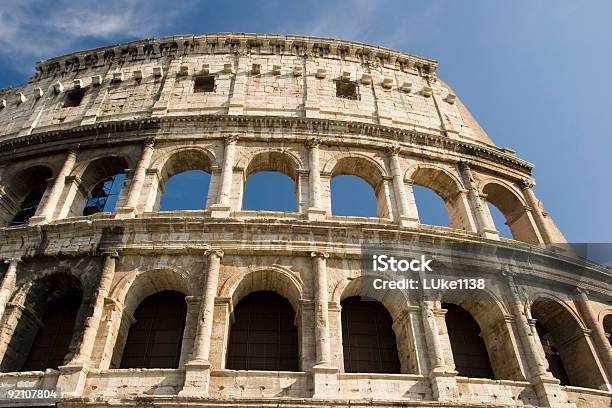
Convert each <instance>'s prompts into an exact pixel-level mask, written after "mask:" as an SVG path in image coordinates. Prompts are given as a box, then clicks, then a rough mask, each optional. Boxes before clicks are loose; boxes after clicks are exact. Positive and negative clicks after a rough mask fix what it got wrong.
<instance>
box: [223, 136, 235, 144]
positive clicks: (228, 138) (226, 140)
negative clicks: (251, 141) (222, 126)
mask: <svg viewBox="0 0 612 408" xmlns="http://www.w3.org/2000/svg"><path fill="white" fill-rule="evenodd" d="M223 140H224V143H225V144H226V145H230V144H236V142H237V141H238V135H234V134H231V135H225V136H223Z"/></svg>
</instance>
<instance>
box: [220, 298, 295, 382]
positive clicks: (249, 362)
mask: <svg viewBox="0 0 612 408" xmlns="http://www.w3.org/2000/svg"><path fill="white" fill-rule="evenodd" d="M294 322H295V311H294V310H293V307H292V306H291V303H289V301H288V300H287V299H285V298H284V297H282V296H280V295H278V294H276V293H274V292H267V291H260V292H253V293H251V294H249V295H247V296H245V297H244V298H243V299H242V300H241V301H240V302H239V303H238V305H237V306H236V308H235V309H234V324H233V325H232V328H231V331H230V337H229V347H228V352H227V368H228V369H230V370H267V371H298V367H299V364H298V362H299V353H298V334H297V328H296V327H295V323H294Z"/></svg>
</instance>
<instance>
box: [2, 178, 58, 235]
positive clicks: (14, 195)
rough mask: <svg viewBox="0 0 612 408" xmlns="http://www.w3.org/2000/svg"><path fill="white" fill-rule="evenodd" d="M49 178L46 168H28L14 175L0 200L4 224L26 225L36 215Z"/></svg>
mask: <svg viewBox="0 0 612 408" xmlns="http://www.w3.org/2000/svg"><path fill="white" fill-rule="evenodd" d="M51 177H52V172H51V169H50V168H48V167H46V166H34V167H30V168H28V169H25V170H22V171H20V172H18V173H17V174H15V175H14V176H13V177H12V180H11V182H10V183H9V184H8V185H7V186H6V191H5V193H6V194H5V195H4V197H2V199H1V200H0V208H1V207H5V211H3V213H4V217H3V218H4V221H5V223H8V224H9V225H23V224H27V222H28V221H29V220H30V218H32V216H34V215H35V214H36V211H37V210H38V205H39V204H40V201H41V199H42V197H43V195H44V194H45V191H46V189H47V182H48V180H49V179H50V178H51Z"/></svg>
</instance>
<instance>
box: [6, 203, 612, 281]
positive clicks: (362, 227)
mask: <svg viewBox="0 0 612 408" xmlns="http://www.w3.org/2000/svg"><path fill="white" fill-rule="evenodd" d="M178 230H181V231H182V232H184V233H186V234H191V236H192V237H191V238H185V239H180V240H172V241H168V240H164V239H160V240H159V241H150V240H148V239H147V238H143V239H141V240H133V239H132V238H129V239H128V237H134V236H146V235H147V234H155V235H158V236H159V235H160V234H164V233H171V232H177V231H178ZM109 231H112V233H110V234H109ZM262 231H269V232H272V231H274V232H275V233H277V234H278V235H279V236H292V237H294V239H291V240H289V241H287V240H284V239H283V240H278V241H274V240H272V241H267V242H266V245H264V246H262V245H261V243H260V242H252V243H248V242H244V241H243V240H242V238H241V239H236V240H234V239H228V238H227V236H228V232H240V233H238V234H236V236H239V237H243V236H244V234H245V233H255V234H261V233H262ZM230 235H231V234H230ZM331 236H333V237H335V238H334V241H333V242H330V241H328V237H331ZM355 236H360V237H376V239H375V240H376V242H377V245H384V244H385V243H386V244H388V245H392V246H393V248H394V249H393V251H402V250H408V251H412V250H414V249H415V248H419V249H418V250H420V251H428V250H434V248H436V249H435V251H437V253H438V255H439V256H440V257H441V258H440V259H441V260H442V259H446V257H448V256H451V255H449V254H454V255H452V256H453V257H456V258H453V259H454V261H453V265H455V266H459V265H460V264H462V265H464V266H466V267H468V268H469V269H470V270H475V269H473V268H488V267H487V264H486V262H488V261H487V260H491V261H492V262H493V264H492V265H495V266H496V268H494V269H490V272H493V271H494V270H499V272H500V273H501V272H502V271H506V270H508V269H507V268H510V269H511V270H512V272H515V274H516V277H515V280H520V281H525V280H527V281H528V280H530V279H534V278H536V277H537V278H538V279H540V278H542V277H543V275H542V274H543V273H544V271H545V270H546V272H545V274H546V278H547V279H548V280H550V281H552V282H557V283H559V284H563V285H565V286H568V287H570V286H579V287H581V288H585V289H587V290H592V291H595V292H599V293H602V292H601V291H602V290H604V289H603V288H605V285H600V284H599V283H603V282H606V281H608V280H609V279H610V276H612V271H611V270H610V269H609V268H605V267H602V266H600V265H596V264H592V263H590V262H588V261H585V260H581V259H578V258H575V257H571V256H568V255H565V254H563V253H560V252H553V251H551V250H550V249H549V248H548V247H542V246H539V245H531V244H526V243H523V242H519V241H512V242H504V241H492V240H487V239H485V238H481V237H478V236H474V235H470V234H465V233H461V232H453V231H449V230H444V231H433V230H432V231H427V232H425V231H423V230H420V229H419V230H415V229H407V228H402V227H400V226H398V225H394V224H379V223H377V224H373V223H361V224H346V223H343V222H338V221H325V222H310V221H306V220H276V222H273V223H271V222H270V220H269V219H260V220H257V219H250V220H244V219H230V220H228V219H224V220H217V219H211V218H203V217H196V216H190V215H189V214H187V213H185V214H184V215H182V216H180V217H177V216H175V217H166V218H150V217H143V218H136V219H129V220H126V219H88V220H83V219H79V220H78V221H74V220H70V219H66V220H61V221H58V222H55V223H53V224H47V225H37V226H24V227H20V228H1V229H0V243H2V245H0V248H1V249H3V250H4V251H0V258H2V259H9V258H16V257H20V258H21V259H22V260H24V262H25V261H28V260H29V259H32V258H34V257H38V256H69V257H79V256H91V255H95V254H98V253H99V249H100V248H102V247H104V248H112V249H113V250H116V251H120V253H121V255H122V256H124V255H128V254H131V255H159V254H162V253H164V254H176V255H186V254H194V255H198V254H199V255H201V254H203V253H204V252H205V251H206V250H209V249H211V248H213V249H217V248H220V249H223V251H224V252H225V253H226V254H252V253H254V252H257V251H263V252H271V253H278V254H281V253H282V254H286V255H297V254H301V256H305V257H310V256H311V255H312V253H313V252H321V253H325V254H328V255H329V257H330V258H353V259H359V257H360V256H362V254H363V250H364V245H366V247H367V245H368V241H367V239H366V241H363V242H361V241H360V242H355V241H353V238H352V237H355ZM84 237H88V239H86V240H85V239H82V238H84ZM103 237H104V245H102V242H101V240H102V238H103ZM304 237H307V238H306V239H304ZM312 237H315V239H314V240H313V238H312ZM317 237H318V238H317ZM193 238H195V239H193ZM288 243H290V244H291V245H290V247H288ZM455 244H461V245H467V247H466V248H469V247H470V246H477V248H476V249H477V250H478V254H479V258H478V259H473V258H472V257H471V256H466V255H465V254H464V253H463V252H461V253H457V252H456V251H454V250H453V245H455ZM404 246H405V247H404ZM428 248H429V249H428ZM439 248H446V249H443V250H442V251H440V250H439ZM482 262H485V263H482ZM483 265H484V266H483ZM544 265H545V269H542V268H543V266H544ZM578 270H581V271H582V272H583V273H581V274H576V271H578ZM604 291H605V290H604Z"/></svg>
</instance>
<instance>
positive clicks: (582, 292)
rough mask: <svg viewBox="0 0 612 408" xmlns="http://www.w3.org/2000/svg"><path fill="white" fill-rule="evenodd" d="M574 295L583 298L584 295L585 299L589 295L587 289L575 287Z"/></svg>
mask: <svg viewBox="0 0 612 408" xmlns="http://www.w3.org/2000/svg"><path fill="white" fill-rule="evenodd" d="M574 293H575V294H577V295H579V296H583V295H584V296H585V297H586V296H588V295H589V291H588V289H584V288H579V287H576V288H575V289H574Z"/></svg>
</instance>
